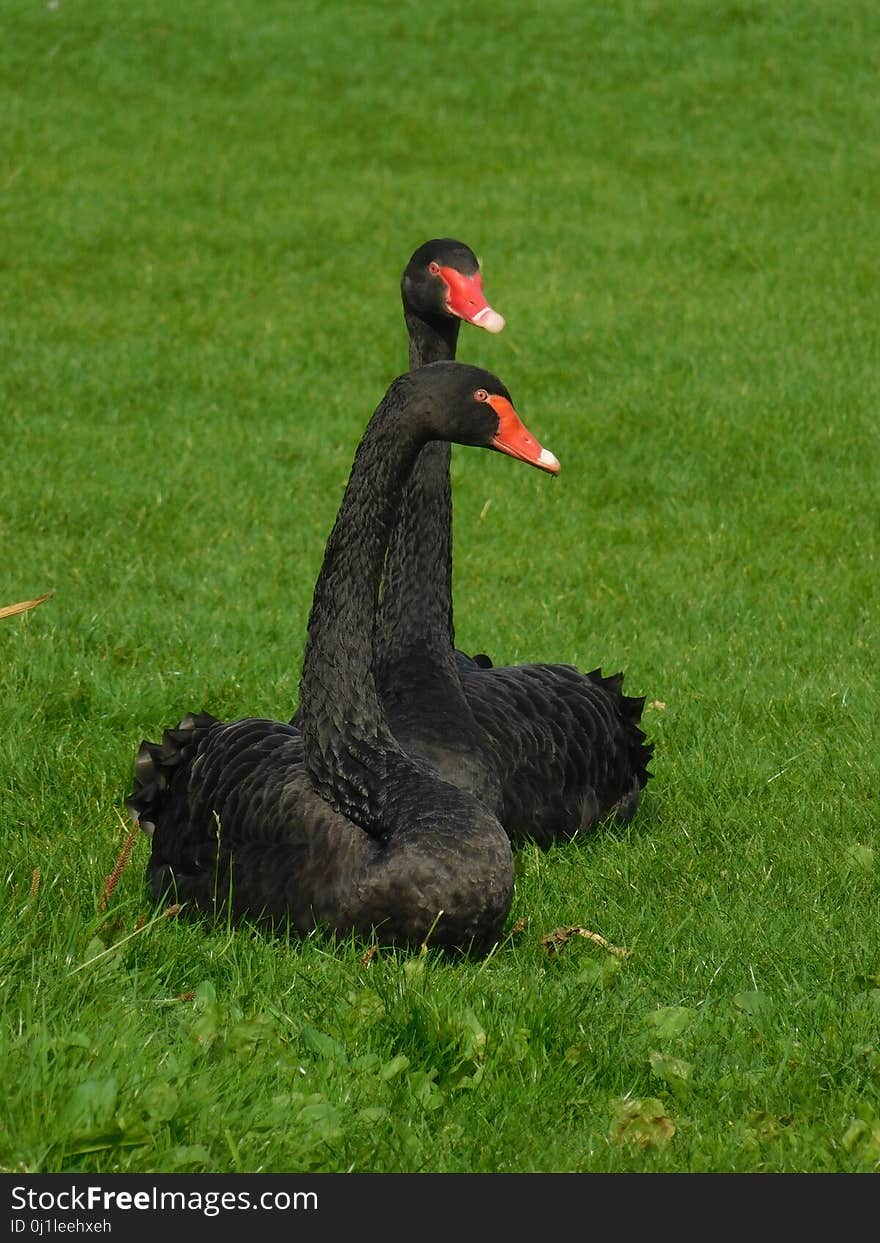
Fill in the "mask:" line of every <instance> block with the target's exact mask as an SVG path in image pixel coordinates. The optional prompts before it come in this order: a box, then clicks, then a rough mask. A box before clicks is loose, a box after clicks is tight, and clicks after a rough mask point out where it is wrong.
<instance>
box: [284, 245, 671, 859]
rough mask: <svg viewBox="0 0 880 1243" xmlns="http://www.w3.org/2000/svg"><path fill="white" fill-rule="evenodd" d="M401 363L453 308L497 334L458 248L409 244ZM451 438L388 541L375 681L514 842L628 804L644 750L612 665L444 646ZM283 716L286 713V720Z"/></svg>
mask: <svg viewBox="0 0 880 1243" xmlns="http://www.w3.org/2000/svg"><path fill="white" fill-rule="evenodd" d="M401 290H402V295H403V305H404V317H405V320H406V325H407V329H408V332H409V361H410V366H411V367H413V368H416V367H420V366H422V365H424V364H426V363H430V362H433V361H435V360H438V359H442V358H453V357H454V355H455V349H456V344H457V339H458V330H459V326H460V322H461V319H471V320H472V321H473V322H475V323H481V324H482V325H483V326H484V327H488V328H491V329H492V330H494V331H499V330H500V329H501V328H502V327H503V326H504V321H503V320H502V319H501V317H500V316H498V315H497V313H496V312H494V311H493V310H492V309H491V307H488V306H487V305H486V303H485V299H484V297H483V294H482V285H481V280H480V273H479V266H478V264H477V260H476V257H475V255H474V253H473V251H472V250H470V248H469V247H467V246H465V245H464V243H462V242H457V241H455V240H453V239H450V238H439V239H435V240H434V241H431V242H426V243H425V244H424V245H423V246H421V247H420V248H419V249H418V250H417V251H416V252H415V254H414V255H413V256H412V258H411V259H410V261H409V264H408V265H407V267H406V269H405V271H404V274H403V278H402V281H401ZM449 462H450V446H449V444H448V443H440V442H435V443H432V444H429V445H426V446H425V448H424V449H423V450H422V451H421V453H420V454H419V457H418V461H417V463H416V466H415V467H414V469H413V471H412V474H411V475H410V479H409V483H408V485H407V488H406V490H405V492H404V496H403V501H402V504H401V507H400V512H399V515H398V520H397V523H396V526H395V528H394V531H393V533H392V536H391V540H390V542H389V550H388V556H387V559H386V563H385V570H384V579H383V588H382V597H381V602H380V607H379V612H378V618H377V633H376V683H377V685H378V687H379V690H380V693H381V696H382V700H383V704H384V707H385V711H386V715H387V718H388V721H389V724H390V725H391V728H392V731H393V732H394V734H395V737H397V738H398V739H399V740H400V741H401V743H402V744H403V745H404V746H405V747H406V748H407V749H408V750H413V751H417V752H419V753H420V754H422V755H425V756H428V757H430V759H431V760H432V762H433V763H434V764H435V765H436V766H437V768H438V770H439V771H440V772H441V773H442V775H443V776H444V777H445V778H446V779H447V780H449V781H452V782H455V783H457V784H459V785H461V786H463V787H464V788H466V789H470V790H472V791H473V792H474V793H476V794H477V795H478V796H479V797H480V798H482V799H483V800H484V801H485V802H486V803H487V805H488V806H490V807H491V808H492V809H493V810H495V811H496V812H497V814H498V815H499V818H500V819H501V821H502V823H503V824H504V826H505V828H506V829H507V831H508V833H509V835H510V837H511V839H512V840H513V841H514V842H520V841H522V840H526V839H529V840H533V841H537V842H538V843H539V844H541V845H548V844H549V843H550V842H552V841H554V840H557V839H560V838H569V837H572V836H574V835H575V834H577V833H578V832H580V831H582V830H589V829H592V828H594V827H595V826H596V825H597V824H599V823H600V821H602V820H604V819H606V818H607V817H609V816H612V815H613V816H615V817H616V818H617V819H618V820H619V821H621V822H626V821H628V820H629V819H631V817H632V816H633V815H634V814H635V811H636V808H637V806H638V801H639V795H640V791H641V790H642V788H643V787H644V785H645V783H646V782H647V780H648V778H649V776H650V774H649V773H648V770H647V763H648V761H649V759H650V757H651V754H652V750H653V748H652V747H651V746H650V745H647V744H646V743H645V735H644V733H643V732H642V730H641V728H640V721H641V715H642V708H643V706H644V699H643V698H634V697H630V696H627V695H624V694H623V693H622V690H621V687H622V683H623V675H622V674H620V673H618V674H615V675H613V676H611V677H603V676H602V673H601V671H600V670H599V669H595V670H593V671H591V672H590V673H586V674H584V673H580V672H579V671H578V670H577V669H576V668H574V666H571V665H548V664H530V665H518V666H513V667H504V668H491V667H487V666H491V663H492V662H491V661H490V660H489V658H488V657H485V656H477V657H474V658H471V657H468V656H466V655H465V654H464V653H462V652H460V651H457V650H456V649H455V642H454V627H453V616H452V502H451V491H450V483H449ZM294 719H296V718H294Z"/></svg>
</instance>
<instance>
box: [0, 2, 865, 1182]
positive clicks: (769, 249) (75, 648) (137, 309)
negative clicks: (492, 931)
mask: <svg viewBox="0 0 880 1243" xmlns="http://www.w3.org/2000/svg"><path fill="white" fill-rule="evenodd" d="M3 26H4V33H5V34H6V36H7V37H6V38H4V39H3V40H2V43H0V66H2V71H3V72H2V76H0V80H2V82H3V84H4V85H3V86H2V88H0V100H2V111H3V117H4V123H3V138H2V142H0V206H2V221H3V225H2V230H0V341H2V357H3V367H2V371H0V394H2V396H0V402H2V404H0V425H2V460H0V498H2V499H0V548H2V550H3V556H2V559H0V606H3V605H7V604H12V603H15V602H16V601H19V600H25V599H30V598H32V597H35V596H37V595H39V594H41V593H42V592H45V591H50V590H51V591H54V593H55V594H54V596H53V597H52V598H51V599H50V600H48V601H47V602H45V603H44V604H42V605H41V606H40V607H38V608H36V609H34V610H33V611H31V612H29V613H25V614H22V615H20V616H12V617H6V618H3V619H0V834H2V849H3V861H4V862H3V869H2V876H3V882H4V885H5V899H4V902H3V913H2V916H0V998H2V1003H0V1004H2V1028H0V1063H2V1064H3V1065H4V1067H5V1068H6V1073H5V1076H4V1079H5V1089H4V1092H3V1094H2V1097H0V1168H2V1169H3V1170H6V1171H22V1172H24V1171H32V1172H34V1171H59V1170H64V1171H113V1170H124V1171H171V1170H184V1171H207V1170H213V1171H258V1170H262V1171H345V1170H356V1171H544V1170H546V1171H550V1170H554V1171H591V1172H599V1171H644V1170H649V1171H759V1170H760V1171H783V1172H784V1171H853V1172H854V1171H863V1170H871V1169H875V1168H877V1165H878V1162H880V919H878V887H880V848H878V844H877V820H878V806H877V788H878V782H880V762H878V738H880V720H878V715H880V714H878V707H877V703H878V697H877V659H878V644H880V621H878V610H877V575H878V560H877V558H878V531H880V512H878V510H880V505H878V479H880V451H878V434H877V416H878V406H880V367H878V350H877V343H878V335H880V282H878V278H877V255H878V252H880V211H878V196H880V130H878V127H877V116H878V105H880V89H878V70H880V52H878V48H880V10H878V8H877V5H876V0H838V2H836V3H835V2H832V0H779V2H777V3H770V2H769V0H739V2H738V3H733V2H730V3H724V2H721V0H718V2H711V0H674V2H673V0H620V2H619V3H607V4H604V5H598V4H591V3H583V2H582V0H546V2H545V3H544V4H542V5H541V6H534V5H530V4H523V3H520V2H519V0H514V2H513V3H511V4H508V5H506V6H501V7H499V6H497V5H493V4H490V3H488V2H486V0H472V3H470V4H468V5H451V4H444V3H440V4H439V5H435V6H433V7H432V8H426V7H425V6H424V5H421V4H415V3H414V2H413V0H403V2H402V3H398V4H396V5H378V4H377V5H372V6H371V5H364V4H355V3H351V2H349V0H343V2H341V3H338V4H333V5H327V4H319V3H317V0H302V2H301V3H298V4H289V3H282V0H263V2H261V3H257V0H237V2H236V3H232V2H231V0H214V2H213V3H211V4H208V3H206V0H192V3H190V4H188V5H186V6H181V5H179V4H177V3H174V4H172V3H171V2H170V0H151V2H150V3H149V4H147V5H144V6H134V8H132V7H131V6H124V5H121V4H119V3H115V2H113V0H89V2H88V3H85V2H82V3H77V2H75V0H56V2H55V3H52V4H46V3H44V2H41V3H25V2H24V0H9V2H8V3H7V4H6V5H5V6H4V15H3ZM437 235H447V236H457V237H460V238H462V239H463V240H464V241H466V242H467V243H469V244H470V245H471V246H472V247H473V248H474V249H475V250H476V251H477V253H478V254H479V255H480V256H481V257H482V260H483V265H484V273H485V286H486V290H487V293H488V295H489V298H490V300H491V301H492V303H493V305H495V306H496V307H497V308H498V309H499V310H500V311H501V312H502V313H503V314H504V315H505V316H506V318H507V321H508V327H507V330H506V331H505V332H504V333H503V334H502V335H501V336H500V337H497V338H496V337H490V336H488V335H487V334H482V333H478V332H477V331H475V330H472V329H468V328H464V329H463V330H462V334H461V338H460V348H459V356H460V357H461V358H464V359H466V360H468V361H471V362H474V363H479V364H480V365H483V366H487V367H489V368H490V369H491V370H493V371H496V372H497V373H498V374H499V375H500V376H501V377H502V378H503V380H504V381H505V383H506V384H507V385H508V387H509V388H510V389H511V391H512V393H513V395H514V398H515V400H516V402H517V405H518V408H519V410H520V412H521V414H522V415H523V418H524V419H525V421H526V422H527V423H528V425H529V426H530V428H531V429H532V430H533V431H534V433H535V434H536V435H537V436H538V437H539V438H540V440H541V441H542V443H543V444H545V445H546V446H547V447H548V448H549V449H551V450H552V451H553V452H555V453H556V454H557V456H558V457H559V458H560V460H561V462H562V473H561V475H560V477H559V479H558V480H556V481H552V480H550V479H548V478H546V477H544V476H541V475H539V474H538V473H537V472H530V471H528V470H527V469H526V468H525V467H523V466H521V465H518V464H515V463H512V462H510V461H509V460H507V459H504V458H502V457H501V456H500V455H493V454H486V453H477V452H475V451H473V450H470V451H469V450H465V449H457V450H456V451H455V456H454V488H455V504H456V518H455V522H456V526H455V537H456V562H455V605H456V621H457V639H458V642H459V644H460V646H461V647H463V648H464V649H465V650H478V651H487V652H490V653H491V654H492V655H493V657H494V658H495V659H496V661H498V662H499V663H500V662H511V663H512V662H516V661H524V660H531V659H544V660H562V661H570V662H574V663H577V664H578V665H579V666H580V667H581V668H584V669H587V668H592V667H594V666H595V665H599V664H601V665H602V667H603V668H604V670H605V671H606V672H613V671H614V670H616V669H624V670H625V671H626V689H627V690H628V691H629V693H630V694H645V695H646V696H647V700H648V705H647V708H646V712H645V720H646V723H647V728H648V730H649V733H650V736H651V738H652V739H653V741H654V742H655V743H656V753H655V758H654V761H653V764H652V768H653V772H654V774H655V779H654V780H653V781H652V782H651V784H650V786H649V789H648V792H647V796H646V798H645V801H644V804H643V806H642V808H641V810H640V811H639V814H638V815H637V817H636V819H635V820H634V822H633V823H632V824H631V825H630V826H629V827H628V828H627V829H626V830H620V829H618V830H611V831H603V832H600V833H598V834H596V835H594V836H592V837H589V838H587V839H585V840H581V841H575V842H574V843H571V844H567V845H565V846H563V847H557V848H554V849H552V850H550V851H548V852H546V853H542V852H540V851H538V850H536V849H533V848H526V849H523V850H521V851H520V852H519V855H518V879H517V887H516V895H515V899H514V904H513V908H512V910H511V915H510V921H509V925H508V932H507V934H506V937H505V939H504V940H503V941H502V942H501V944H499V946H498V948H497V950H496V951H495V953H494V954H493V955H492V956H491V957H490V958H489V959H488V960H486V961H484V962H450V961H448V960H444V959H442V958H440V957H437V956H435V955H434V954H433V953H430V952H429V953H427V954H423V955H421V956H419V955H415V954H414V955H406V954H402V953H394V952H390V951H384V950H381V951H379V952H378V954H376V955H375V956H374V957H373V958H372V960H369V955H366V956H365V948H366V947H365V945H364V944H360V943H350V944H349V943H346V944H341V945H340V944H337V945H334V944H332V943H330V942H329V941H328V940H327V939H322V938H321V937H318V936H315V937H313V938H310V939H309V940H308V941H305V942H301V943H292V944H290V943H287V942H282V941H273V940H270V939H268V938H266V937H265V936H263V935H262V934H260V933H258V932H256V931H254V930H253V929H250V928H247V927H244V928H238V929H215V930H212V931H208V930H206V929H204V928H203V927H201V926H199V925H197V924H189V923H186V922H185V921H184V920H182V919H180V918H176V917H175V916H174V915H173V914H172V915H163V914H162V911H161V910H155V911H154V910H153V909H152V908H151V907H150V905H149V903H148V901H147V898H146V894H145V889H144V885H143V868H144V864H145V862H146V857H147V853H148V851H147V844H146V842H145V841H138V842H137V843H136V844H135V847H134V851H133V853H132V857H131V859H130V861H129V862H128V864H127V866H126V867H125V869H124V870H123V872H122V875H121V877H120V880H119V884H118V886H117V887H116V889H115V891H114V892H113V893H112V896H111V897H110V898H109V901H107V900H105V899H104V898H103V897H102V891H103V889H104V884H105V880H106V878H107V877H108V875H109V874H110V873H111V871H112V870H113V867H114V863H115V861H116V860H117V858H118V856H119V853H120V850H121V848H122V845H123V842H124V841H125V838H126V835H127V833H128V825H127V822H125V812H124V799H125V796H126V793H127V792H128V789H129V787H130V781H131V768H132V763H133V758H134V755H135V751H136V749H137V746H138V744H139V742H140V740H141V739H142V738H143V737H149V738H156V737H158V736H159V735H160V734H161V731H162V729H163V728H164V727H166V726H170V725H172V724H174V723H175V722H176V721H177V720H178V719H179V717H181V716H182V715H183V714H184V713H185V712H186V711H188V710H198V709H203V708H204V709H206V710H208V711H211V712H213V713H215V714H216V715H218V716H221V717H226V718H235V717H240V716H248V715H260V716H279V717H281V718H283V719H286V718H287V717H289V715H290V714H291V712H292V711H293V709H294V707H295V705H296V699H297V692H298V680H299V672H300V665H301V659H302V650H303V643H304V636H305V624H306V618H307V614H308V609H309V605H310V602H311V590H312V586H313V583H314V580H315V575H316V573H317V569H318V566H319V564H320V560H321V556H322V553H323V547H324V541H325V539H326V537H327V534H328V532H329V529H330V526H331V523H332V520H333V517H334V515H335V512H336V508H337V506H338V504H339V500H340V497H341V494H342V488H343V486H344V483H345V480H346V478H347V475H348V470H349V466H350V463H351V459H352V456H353V454H354V449H355V446H356V444H357V441H358V439H359V436H360V434H361V432H362V430H363V427H364V425H365V423H366V420H367V418H368V417H369V415H370V413H371V412H372V410H373V408H374V407H375V405H376V404H377V403H378V401H379V399H380V397H381V396H382V394H383V392H384V390H385V387H386V385H387V384H388V382H389V381H390V380H391V378H392V377H393V376H395V375H396V374H398V373H399V372H400V371H402V370H403V369H404V368H405V363H406V344H405V334H404V327H403V319H402V313H401V309H400V301H399V292H398V282H399V276H400V272H401V270H402V268H403V266H404V264H405V262H406V260H407V259H408V257H409V255H410V253H411V252H412V250H413V249H414V248H415V247H416V246H417V245H418V244H419V243H421V242H422V241H424V240H426V239H427V238H429V237H432V236H437ZM568 926H579V927H581V928H584V929H587V930H589V931H592V932H596V933H598V934H600V935H601V936H602V937H604V938H606V939H607V941H608V942H609V943H610V944H611V945H612V946H613V947H620V948H621V949H625V950H626V951H628V952H627V953H626V954H615V953H613V952H611V951H610V950H609V949H606V948H605V947H603V946H602V945H601V944H599V943H597V942H596V941H594V940H591V939H589V938H585V937H582V936H578V935H574V936H572V937H571V938H570V939H569V940H568V941H566V942H565V943H560V944H559V945H558V946H557V948H556V950H555V952H550V950H548V948H547V946H546V945H545V943H544V942H543V938H545V937H546V936H547V935H548V934H549V933H552V932H553V931H554V930H555V929H557V928H560V927H568ZM551 950H552V947H551Z"/></svg>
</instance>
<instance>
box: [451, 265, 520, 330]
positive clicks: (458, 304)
mask: <svg viewBox="0 0 880 1243" xmlns="http://www.w3.org/2000/svg"><path fill="white" fill-rule="evenodd" d="M440 275H441V276H442V277H443V279H444V281H445V282H446V287H447V289H448V290H449V293H448V295H447V298H446V310H447V311H448V312H449V314H450V315H457V316H458V318H459V319H464V320H467V322H468V323H469V324H476V325H477V327H478V328H485V329H486V331H487V332H500V331H501V329H502V328H503V327H504V316H503V315H499V314H498V312H497V311H494V310H493V309H492V307H491V306H489V303H488V302H487V301H486V295H485V294H484V293H483V278H482V276H480V273H479V272H475V273H474V275H473V276H464V275H463V274H462V273H461V272H458V271H456V269H455V268H441V269H440Z"/></svg>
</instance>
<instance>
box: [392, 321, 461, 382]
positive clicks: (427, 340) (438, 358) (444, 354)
mask: <svg viewBox="0 0 880 1243" xmlns="http://www.w3.org/2000/svg"><path fill="white" fill-rule="evenodd" d="M403 317H404V319H405V320H406V330H407V333H408V334H409V369H410V371H415V370H416V369H417V368H418V367H424V366H426V365H427V364H428V363H439V362H449V361H451V360H452V359H453V358H455V350H456V346H457V345H458V330H459V328H460V326H461V320H460V319H456V318H455V317H454V316H451V315H442V316H441V315H432V316H422V315H418V314H416V312H415V311H413V310H412V309H411V308H410V307H408V306H406V305H404V308H403Z"/></svg>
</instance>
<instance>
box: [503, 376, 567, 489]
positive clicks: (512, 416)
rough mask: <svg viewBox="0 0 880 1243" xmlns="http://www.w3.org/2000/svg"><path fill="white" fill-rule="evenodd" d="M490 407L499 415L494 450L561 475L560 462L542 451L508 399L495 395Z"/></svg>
mask: <svg viewBox="0 0 880 1243" xmlns="http://www.w3.org/2000/svg"><path fill="white" fill-rule="evenodd" d="M489 405H490V406H491V407H492V409H493V410H494V411H495V413H496V414H497V415H498V431H497V432H496V434H495V436H494V438H493V440H492V448H493V449H499V450H500V451H501V452H502V453H506V454H507V455H508V457H515V458H519V460H520V461H521V462H528V463H529V465H530V466H537V467H538V469H539V470H546V471H547V473H548V474H550V475H558V474H559V461H558V460H557V458H556V456H555V455H554V454H552V453H551V452H550V450H549V449H542V448H541V446H540V445H539V444H538V442H537V440H535V438H534V436H533V435H532V433H531V432H530V431H529V429H528V428H527V427H526V425H525V424H524V423H523V421H522V420H521V419H520V417H519V415H518V414H517V412H516V411H515V410H514V408H513V406H512V405H511V404H510V402H509V401H508V400H507V398H506V397H499V396H498V395H497V393H493V394H492V395H490V397H489Z"/></svg>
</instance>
